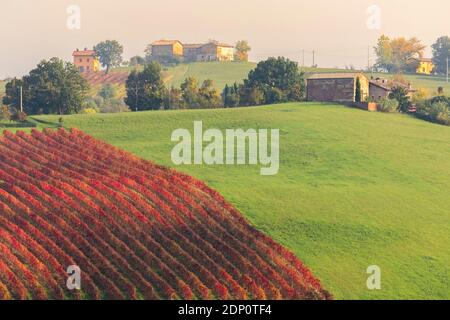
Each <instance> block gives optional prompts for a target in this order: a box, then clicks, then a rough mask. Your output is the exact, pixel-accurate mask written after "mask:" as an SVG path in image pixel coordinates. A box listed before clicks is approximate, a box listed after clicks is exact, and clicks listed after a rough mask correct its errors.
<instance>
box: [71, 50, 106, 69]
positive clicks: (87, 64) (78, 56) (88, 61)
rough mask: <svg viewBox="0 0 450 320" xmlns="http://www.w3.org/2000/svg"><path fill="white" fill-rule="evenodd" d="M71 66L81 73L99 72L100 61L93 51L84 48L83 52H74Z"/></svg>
mask: <svg viewBox="0 0 450 320" xmlns="http://www.w3.org/2000/svg"><path fill="white" fill-rule="evenodd" d="M72 56H73V64H74V65H75V66H76V67H77V69H78V71H80V72H81V73H91V72H97V71H99V70H100V61H99V60H98V57H97V54H96V53H95V51H94V50H88V49H87V48H85V49H84V50H83V51H80V50H78V49H77V50H76V51H74V52H73V54H72Z"/></svg>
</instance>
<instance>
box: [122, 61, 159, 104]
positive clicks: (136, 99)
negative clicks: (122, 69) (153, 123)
mask: <svg viewBox="0 0 450 320" xmlns="http://www.w3.org/2000/svg"><path fill="white" fill-rule="evenodd" d="M126 89H127V97H126V98H125V103H126V104H127V105H128V106H130V107H131V108H132V110H134V111H139V110H157V109H160V108H161V107H162V106H163V105H164V101H165V98H166V95H167V92H166V91H167V90H166V87H165V86H164V82H163V80H162V76H161V65H160V64H159V63H157V62H152V63H149V64H148V65H146V66H145V68H144V70H142V71H141V72H138V71H136V70H134V71H132V72H131V74H130V75H129V77H128V79H127V82H126Z"/></svg>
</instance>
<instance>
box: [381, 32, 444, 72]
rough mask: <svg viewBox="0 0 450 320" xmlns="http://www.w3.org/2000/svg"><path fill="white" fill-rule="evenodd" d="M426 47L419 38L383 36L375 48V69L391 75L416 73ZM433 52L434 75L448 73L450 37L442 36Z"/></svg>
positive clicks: (435, 44) (434, 46)
mask: <svg viewBox="0 0 450 320" xmlns="http://www.w3.org/2000/svg"><path fill="white" fill-rule="evenodd" d="M425 48H426V46H425V45H423V44H422V43H421V41H420V40H419V39H417V38H410V39H406V38H404V37H399V38H393V39H391V38H389V37H388V36H386V35H382V36H381V37H380V38H379V39H378V42H377V45H376V46H375V48H374V50H375V54H376V56H377V61H376V63H375V65H374V69H375V70H377V71H386V72H389V73H399V72H405V73H416V71H417V68H418V66H419V63H420V62H419V61H420V59H421V58H423V56H424V50H425ZM431 48H432V50H433V64H434V65H435V69H434V73H436V74H439V75H445V74H446V73H447V59H450V37H449V36H442V37H440V38H438V39H437V40H436V42H435V43H434V44H433V45H432V46H431Z"/></svg>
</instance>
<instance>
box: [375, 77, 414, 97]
mask: <svg viewBox="0 0 450 320" xmlns="http://www.w3.org/2000/svg"><path fill="white" fill-rule="evenodd" d="M396 87H401V88H403V89H405V90H406V92H407V93H408V94H409V95H410V96H412V94H413V93H414V92H416V90H414V89H413V88H412V86H411V84H405V83H403V82H399V81H393V80H388V79H382V78H376V79H371V80H370V81H369V92H370V98H371V100H372V101H380V100H382V99H385V98H388V97H389V94H390V93H391V92H392V90H393V89H394V88H396Z"/></svg>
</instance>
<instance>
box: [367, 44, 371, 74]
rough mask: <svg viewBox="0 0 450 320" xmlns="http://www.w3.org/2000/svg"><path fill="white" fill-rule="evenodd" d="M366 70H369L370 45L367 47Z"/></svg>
mask: <svg viewBox="0 0 450 320" xmlns="http://www.w3.org/2000/svg"><path fill="white" fill-rule="evenodd" d="M367 71H368V72H370V46H368V47H367Z"/></svg>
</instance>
